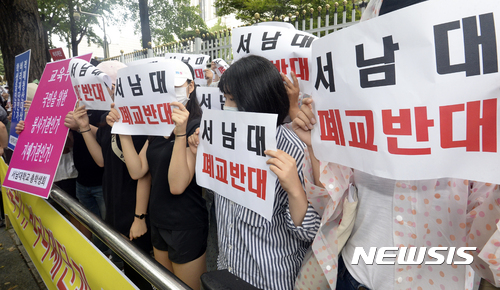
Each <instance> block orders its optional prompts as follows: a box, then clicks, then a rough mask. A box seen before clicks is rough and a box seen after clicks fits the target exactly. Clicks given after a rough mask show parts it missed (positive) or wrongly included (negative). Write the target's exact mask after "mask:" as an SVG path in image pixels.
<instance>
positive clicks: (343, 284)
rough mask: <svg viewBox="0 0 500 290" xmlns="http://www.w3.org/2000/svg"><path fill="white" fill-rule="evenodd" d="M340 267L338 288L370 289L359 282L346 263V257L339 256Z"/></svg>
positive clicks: (339, 289) (351, 289)
mask: <svg viewBox="0 0 500 290" xmlns="http://www.w3.org/2000/svg"><path fill="white" fill-rule="evenodd" d="M338 262H339V269H338V274H337V290H370V289H369V288H368V287H366V286H365V285H363V284H361V283H359V282H358V281H356V279H354V277H353V276H352V275H351V273H349V271H348V270H347V267H346V266H345V264H344V258H342V256H339V261H338Z"/></svg>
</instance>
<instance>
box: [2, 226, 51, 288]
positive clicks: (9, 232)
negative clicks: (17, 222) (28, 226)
mask: <svg viewBox="0 0 500 290" xmlns="http://www.w3.org/2000/svg"><path fill="white" fill-rule="evenodd" d="M14 289H15V290H39V289H40V290H46V289H47V287H46V286H45V284H44V283H43V281H42V279H41V278H40V275H39V274H38V272H37V270H36V268H35V266H34V265H33V263H32V262H31V259H30V258H29V256H28V254H27V253H26V250H24V247H23V245H22V243H21V241H20V240H19V238H18V237H17V234H16V232H15V231H14V229H12V227H11V228H10V229H7V228H6V227H5V226H3V227H0V290H14Z"/></svg>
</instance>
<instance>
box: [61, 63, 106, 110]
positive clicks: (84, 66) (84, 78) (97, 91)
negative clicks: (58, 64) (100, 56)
mask: <svg viewBox="0 0 500 290" xmlns="http://www.w3.org/2000/svg"><path fill="white" fill-rule="evenodd" d="M69 70H70V76H71V83H72V85H73V89H74V90H75V94H76V97H77V98H78V100H79V101H80V105H85V107H86V109H87V110H103V111H109V108H110V105H111V103H112V102H113V100H112V98H111V95H110V94H109V92H108V89H107V87H109V88H111V86H112V84H111V78H110V77H109V76H108V75H107V74H105V73H103V72H102V71H100V70H99V69H98V68H96V67H95V66H93V65H92V64H90V63H89V62H87V61H85V60H83V59H78V58H72V59H71V61H70V62H69ZM106 86H107V87H106Z"/></svg>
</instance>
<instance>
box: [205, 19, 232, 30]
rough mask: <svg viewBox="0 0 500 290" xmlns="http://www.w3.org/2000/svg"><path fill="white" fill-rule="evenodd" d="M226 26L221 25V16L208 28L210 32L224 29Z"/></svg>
mask: <svg viewBox="0 0 500 290" xmlns="http://www.w3.org/2000/svg"><path fill="white" fill-rule="evenodd" d="M227 28H228V27H227V26H226V25H225V24H224V25H222V18H221V17H219V18H218V19H217V23H216V24H215V25H214V26H212V27H210V28H209V29H208V30H209V31H210V32H217V31H221V30H224V29H227Z"/></svg>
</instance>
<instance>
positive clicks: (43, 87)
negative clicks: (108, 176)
mask: <svg viewBox="0 0 500 290" xmlns="http://www.w3.org/2000/svg"><path fill="white" fill-rule="evenodd" d="M91 57H92V54H86V55H83V56H79V57H78V58H81V59H84V60H86V61H90V59H91ZM69 62H70V59H66V60H61V61H57V62H51V63H48V64H47V65H46V66H45V70H44V71H43V75H42V79H41V80H40V84H39V85H38V89H37V91H36V93H35V96H34V98H33V102H32V103H31V107H30V113H29V114H28V115H27V117H26V120H25V125H24V131H23V132H22V133H21V134H20V135H19V139H18V140H17V144H16V149H15V150H14V153H13V155H12V159H11V162H10V166H9V170H8V171H7V178H6V179H5V181H4V183H3V186H5V187H9V188H12V189H15V190H20V191H24V192H26V193H29V194H33V195H36V196H40V197H42V198H48V197H49V193H50V189H51V187H52V182H53V180H54V176H55V173H56V170H57V166H58V165H59V159H60V158H61V154H62V151H63V149H64V143H65V142H66V137H67V135H68V128H66V127H65V126H64V117H65V116H66V114H67V113H68V112H69V111H72V110H73V109H74V108H75V103H76V96H75V92H74V90H73V86H72V84H71V78H70V72H69Z"/></svg>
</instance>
